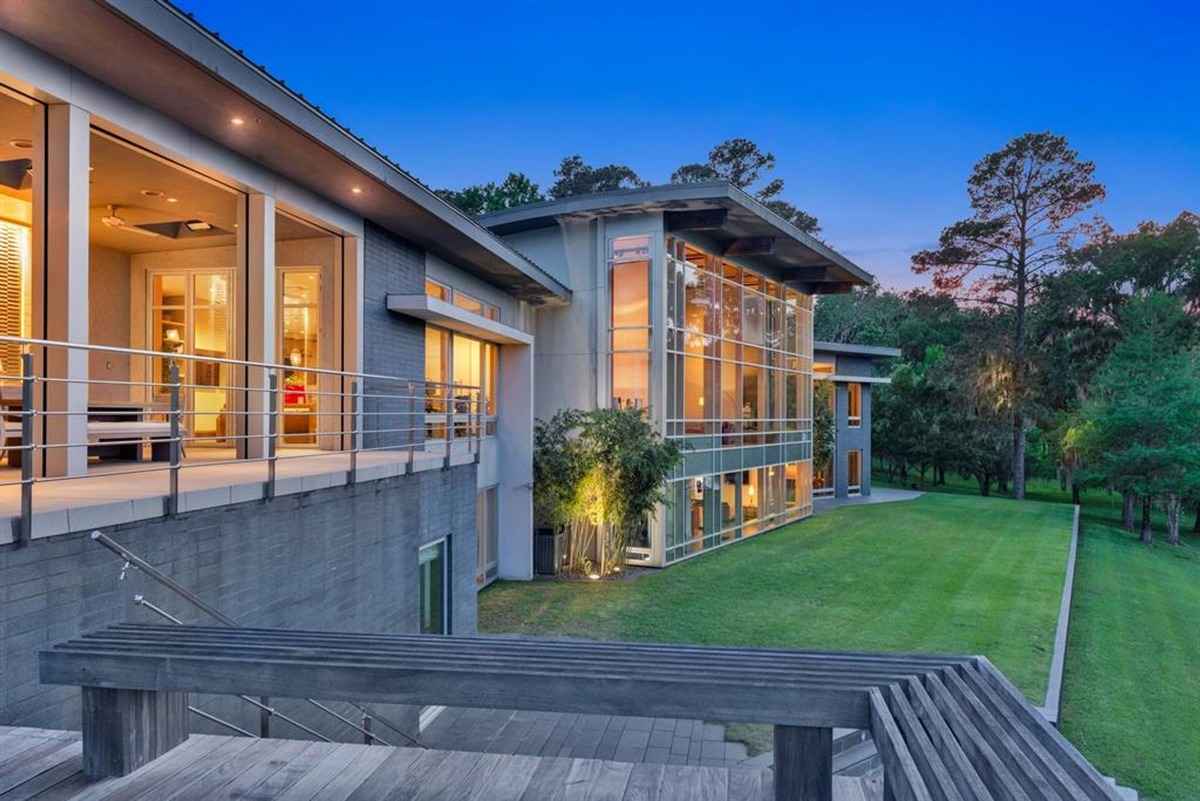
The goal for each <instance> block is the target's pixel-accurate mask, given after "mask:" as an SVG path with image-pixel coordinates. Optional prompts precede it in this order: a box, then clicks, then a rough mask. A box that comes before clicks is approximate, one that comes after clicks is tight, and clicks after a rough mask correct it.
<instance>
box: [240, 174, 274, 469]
mask: <svg viewBox="0 0 1200 801" xmlns="http://www.w3.org/2000/svg"><path fill="white" fill-rule="evenodd" d="M247 201H248V202H247V204H246V210H247V214H246V218H247V219H246V274H247V281H246V303H247V311H248V314H247V315H246V320H247V328H248V330H247V331H246V359H247V361H252V362H268V363H271V364H274V363H276V362H278V361H279V358H278V357H279V354H278V353H277V350H278V345H277V344H276V342H275V337H276V329H277V327H278V323H277V322H276V318H275V315H276V308H275V306H276V303H275V198H273V197H271V196H270V195H250V196H249V197H248V198H247ZM247 373H248V375H247V377H246V380H247V384H246V386H247V387H250V392H249V393H248V395H247V410H248V411H249V412H250V414H248V415H246V433H247V434H248V435H250V438H249V439H247V440H245V443H246V445H245V448H244V449H239V450H244V451H245V453H246V456H247V457H248V458H251V459H256V458H262V457H264V456H266V455H267V441H266V440H265V439H263V438H262V435H265V434H266V433H267V432H268V430H269V429H268V426H269V425H270V414H269V411H268V409H269V399H268V396H267V394H266V392H265V390H266V389H267V386H268V381H269V378H268V376H269V375H270V371H269V370H265V369H261V368H249V369H248V370H247Z"/></svg>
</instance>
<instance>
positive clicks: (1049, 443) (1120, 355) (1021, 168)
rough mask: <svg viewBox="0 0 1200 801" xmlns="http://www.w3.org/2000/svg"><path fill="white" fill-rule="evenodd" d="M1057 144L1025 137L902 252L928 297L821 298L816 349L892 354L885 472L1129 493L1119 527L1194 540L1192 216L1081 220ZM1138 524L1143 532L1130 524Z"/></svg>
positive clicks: (1199, 268) (1199, 523)
mask: <svg viewBox="0 0 1200 801" xmlns="http://www.w3.org/2000/svg"><path fill="white" fill-rule="evenodd" d="M1105 192H1106V190H1105V188H1104V186H1103V185H1102V184H1100V183H1099V182H1098V181H1097V180H1096V179H1095V165H1094V164H1092V163H1091V162H1088V161H1085V160H1083V159H1081V158H1080V157H1079V155H1078V153H1076V152H1075V151H1074V150H1073V149H1072V148H1071V147H1070V146H1069V145H1068V143H1067V140H1066V139H1065V138H1063V137H1060V136H1055V135H1053V134H1049V133H1034V134H1026V135H1024V136H1021V137H1018V138H1016V139H1014V140H1013V141H1011V142H1010V143H1008V144H1007V145H1006V146H1005V147H1004V148H1002V149H1000V150H999V151H997V152H995V153H991V154H988V155H987V156H985V157H984V158H983V159H981V160H980V161H979V162H978V164H976V166H975V168H974V170H973V171H972V173H971V175H970V177H969V179H968V182H967V195H968V199H969V201H970V206H971V211H972V213H971V216H969V217H968V218H966V219H963V220H960V221H957V222H954V223H952V224H951V225H949V226H947V227H946V228H945V229H944V231H943V232H942V234H941V236H940V238H939V240H938V243H937V246H936V247H934V248H930V249H927V250H922V251H920V252H918V253H916V254H915V255H914V256H913V257H912V269H913V270H914V272H916V273H918V274H929V275H930V276H931V278H932V286H931V287H930V288H928V289H920V290H914V291H910V292H905V293H898V292H888V291H884V290H882V289H881V288H879V287H878V286H872V287H868V288H865V289H862V290H859V291H856V292H855V293H853V294H850V295H842V296H828V297H823V298H821V299H820V301H819V303H818V306H817V313H816V321H815V325H816V337H817V338H818V339H828V340H833V341H842V342H851V341H852V342H859V343H863V344H878V345H890V346H893V347H898V348H900V349H901V352H902V356H901V357H900V358H899V359H898V360H897V361H896V364H895V365H894V367H893V371H892V383H891V385H890V386H889V387H887V388H886V389H884V390H883V391H880V392H879V393H878V394H877V395H876V400H875V406H874V410H873V426H874V429H873V432H872V434H873V438H874V439H873V449H874V452H875V454H876V456H877V457H878V458H879V460H880V461H881V464H882V467H883V469H884V470H886V471H887V472H888V474H889V475H890V476H891V477H893V478H896V479H899V480H907V479H908V478H909V475H910V473H912V472H913V471H916V472H917V473H920V474H921V475H922V476H923V477H927V478H929V479H931V480H933V481H934V482H938V481H944V480H945V474H946V472H947V471H951V472H954V473H957V474H959V475H961V476H964V477H969V478H973V479H974V480H975V481H977V482H978V485H979V490H980V492H981V494H984V495H987V494H989V493H990V492H991V491H992V490H993V489H998V490H1001V491H1005V492H1007V491H1011V492H1012V494H1013V496H1014V497H1016V498H1022V497H1024V494H1025V479H1026V476H1027V475H1038V476H1043V477H1057V478H1058V480H1059V481H1060V482H1061V483H1062V485H1063V486H1064V487H1066V488H1070V489H1071V490H1072V492H1073V494H1074V496H1075V499H1076V501H1078V499H1079V497H1080V491H1081V490H1083V489H1086V488H1092V487H1097V488H1104V489H1108V490H1111V491H1113V492H1118V493H1120V494H1121V496H1122V498H1123V506H1124V515H1123V518H1124V523H1125V525H1126V527H1127V528H1129V529H1131V530H1132V529H1134V528H1135V527H1140V530H1141V534H1142V538H1143V539H1144V540H1145V541H1146V542H1150V541H1151V540H1152V537H1153V531H1152V526H1151V511H1152V509H1153V508H1154V507H1155V506H1159V507H1161V508H1162V509H1163V510H1164V511H1165V513H1166V518H1167V538H1168V540H1169V541H1170V542H1172V543H1177V542H1179V536H1180V535H1179V531H1180V517H1181V515H1182V513H1183V511H1184V510H1185V509H1187V508H1191V509H1193V510H1195V511H1196V512H1197V518H1196V523H1195V529H1196V531H1197V532H1200V216H1197V215H1196V214H1194V213H1191V212H1186V211H1185V212H1183V213H1181V214H1180V215H1179V216H1178V217H1176V218H1175V219H1174V220H1171V221H1168V222H1153V221H1150V222H1143V223H1142V224H1140V225H1138V226H1137V227H1136V228H1135V229H1134V230H1132V231H1128V232H1125V233H1120V232H1118V231H1116V230H1115V229H1114V228H1113V227H1112V226H1111V225H1109V224H1107V223H1106V222H1104V221H1103V220H1101V219H1098V218H1085V216H1084V213H1085V212H1087V210H1088V209H1089V208H1090V207H1091V206H1092V205H1093V204H1095V203H1096V202H1097V201H1099V200H1100V199H1102V198H1103V197H1104V196H1105ZM1139 516H1140V521H1139V520H1138V519H1135V518H1138V517H1139Z"/></svg>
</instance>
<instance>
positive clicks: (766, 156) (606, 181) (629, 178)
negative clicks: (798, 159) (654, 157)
mask: <svg viewBox="0 0 1200 801" xmlns="http://www.w3.org/2000/svg"><path fill="white" fill-rule="evenodd" d="M774 169H775V154H774V153H771V152H768V151H764V150H762V149H761V148H760V147H759V146H758V145H756V144H755V143H754V142H752V141H750V140H749V139H743V138H734V139H727V140H725V141H724V142H721V143H720V144H718V145H716V146H715V147H713V148H712V150H710V151H709V152H708V158H707V159H706V160H705V161H703V162H691V163H687V164H682V165H680V167H679V168H678V169H676V170H675V171H674V172H672V173H671V178H670V181H671V183H673V184H689V183H700V182H704V181H728V182H729V183H731V184H733V185H734V186H736V187H737V188H738V189H741V190H744V191H746V192H748V193H750V194H751V195H753V196H754V197H755V198H756V199H757V200H758V201H759V202H760V203H762V204H763V205H764V206H766V207H767V208H768V209H770V210H771V211H773V212H774V213H775V214H778V215H779V216H780V217H782V218H783V219H785V220H787V221H788V222H790V223H791V224H792V225H794V226H796V227H797V228H799V229H800V230H801V231H804V232H805V233H807V234H812V235H814V236H815V235H817V234H819V233H820V231H821V226H820V223H819V222H818V221H817V218H816V217H814V216H813V215H811V214H809V213H808V212H806V211H803V210H802V209H800V208H798V207H797V206H796V205H794V204H793V203H791V202H790V201H787V200H785V199H784V198H783V191H784V183H783V179H782V178H771V179H770V180H767V179H766V175H767V173H769V172H771V171H772V170H774ZM646 186H650V182H649V181H646V180H643V179H642V178H641V177H640V176H639V175H638V174H637V173H636V172H634V170H633V169H632V168H631V167H628V166H626V165H624V164H606V165H602V166H595V165H591V164H588V163H586V162H585V161H584V160H583V156H580V155H578V154H576V155H573V156H567V157H565V158H564V159H563V160H562V161H561V162H559V165H558V167H556V168H555V169H554V183H553V184H551V185H550V188H549V189H547V190H546V191H545V192H542V189H541V187H540V186H539V185H538V184H536V183H535V182H534V181H533V180H532V179H530V178H529V176H527V175H526V174H525V173H523V172H510V173H509V174H508V175H507V176H506V177H505V178H504V180H503V181H500V182H499V183H496V182H495V181H488V182H486V183H479V184H471V185H469V186H465V187H463V188H462V189H437V190H434V191H435V192H436V193H437V194H438V195H439V196H440V197H442V198H443V199H444V200H446V201H448V202H450V203H452V204H453V205H455V206H457V207H458V208H460V209H462V210H463V211H464V212H466V213H467V214H470V215H472V216H475V217H478V216H480V215H482V214H490V213H493V212H497V211H504V210H506V209H511V208H515V207H517V206H524V205H527V204H529V203H540V202H542V201H545V200H561V199H563V198H567V197H574V196H576V195H590V194H594V193H596V192H611V191H615V190H618V189H638V188H641V187H646Z"/></svg>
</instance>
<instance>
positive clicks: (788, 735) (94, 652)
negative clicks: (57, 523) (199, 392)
mask: <svg viewBox="0 0 1200 801" xmlns="http://www.w3.org/2000/svg"><path fill="white" fill-rule="evenodd" d="M39 669H40V676H41V681H42V682H43V683H48V684H69V685H79V686H80V687H82V688H83V703H82V709H83V719H82V729H83V765H84V769H85V771H86V772H87V773H88V775H90V776H93V777H102V776H110V775H124V774H125V773H128V772H130V771H132V770H134V769H136V768H138V767H140V766H141V765H144V764H146V763H147V762H149V761H151V760H153V759H155V758H157V757H158V756H160V755H161V754H163V753H165V752H166V751H168V750H170V749H171V748H173V747H175V746H176V745H178V744H180V743H182V742H183V741H184V740H185V739H186V738H187V714H188V713H187V705H188V704H187V694H188V693H191V692H200V693H217V694H236V693H246V694H250V695H269V696H272V697H276V696H280V697H298V698H302V697H311V698H320V699H323V700H333V701H338V700H340V701H357V702H369V701H376V702H385V703H396V704H441V705H446V706H465V707H493V708H498V709H520V710H539V711H558V712H574V713H599V714H608V715H628V716H653V717H667V718H685V719H703V720H719V721H730V722H738V721H740V722H751V723H768V724H773V725H774V727H775V781H774V788H775V797H776V799H804V801H829V800H830V798H831V795H832V728H833V727H835V726H838V727H846V728H862V729H869V730H870V731H871V734H872V736H873V738H874V740H875V743H876V746H877V748H878V749H879V753H880V755H881V758H882V761H883V764H884V785H885V798H887V799H889V801H893V800H894V801H1043V800H1045V801H1120V799H1119V797H1118V796H1117V794H1116V791H1115V789H1114V788H1112V787H1111V786H1110V785H1108V784H1107V783H1106V782H1105V781H1104V779H1103V778H1102V777H1101V776H1100V774H1099V773H1098V772H1097V771H1096V770H1095V769H1094V768H1093V767H1092V766H1091V765H1090V764H1089V763H1088V762H1087V761H1086V760H1085V759H1084V758H1083V757H1082V756H1080V755H1079V752H1078V751H1076V750H1075V748H1074V747H1073V746H1072V745H1071V744H1070V743H1069V742H1067V740H1066V739H1065V738H1063V737H1062V735H1061V734H1059V733H1058V731H1057V730H1055V729H1054V728H1053V727H1052V726H1050V725H1049V724H1048V723H1047V722H1046V720H1045V719H1044V718H1043V717H1042V716H1041V715H1040V714H1039V713H1038V712H1037V711H1036V710H1034V709H1033V708H1032V707H1031V706H1030V705H1029V703H1028V702H1027V701H1026V700H1025V699H1024V697H1023V696H1022V695H1021V694H1020V693H1019V692H1018V691H1017V690H1016V689H1015V688H1014V687H1013V686H1012V685H1011V684H1010V683H1009V682H1008V681H1007V679H1005V678H1004V676H1003V675H1002V674H1001V673H1000V672H999V671H998V670H996V669H995V668H994V667H993V666H992V665H991V663H989V662H988V661H987V660H986V659H985V658H983V657H965V656H964V657H956V656H925V655H913V654H864V653H834V652H815V651H792V650H777V649H755V648H718V647H700V646H685V645H655V644H631V643H598V642H586V641H559V640H540V639H527V638H504V637H436V636H420V635H383V634H378V635H372V634H340V633H329V632H309V631H281V630H275V629H229V628H218V627H206V626H151V625H135V624H126V625H119V626H112V627H109V628H106V629H103V630H100V631H98V632H95V633H93V634H88V635H84V636H82V637H79V638H77V639H73V640H70V641H68V642H65V643H62V644H59V645H56V646H53V647H52V648H49V649H47V650H43V651H41V652H40V654H39Z"/></svg>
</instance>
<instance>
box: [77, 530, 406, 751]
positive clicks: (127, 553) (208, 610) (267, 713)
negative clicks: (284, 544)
mask: <svg viewBox="0 0 1200 801" xmlns="http://www.w3.org/2000/svg"><path fill="white" fill-rule="evenodd" d="M92 541H93V542H96V543H98V544H99V545H102V546H104V547H105V548H107V549H108V550H109V551H112V552H113V553H114V554H116V555H117V556H118V557H119V558H121V559H122V560H123V562H124V568H122V570H123V571H124V570H128V569H130V568H133V569H135V570H138V571H140V572H141V573H142V574H143V575H145V576H147V577H149V578H150V579H152V580H153V581H156V582H158V583H159V584H161V585H162V586H163V587H166V588H167V589H169V590H171V591H172V592H174V593H175V594H176V595H178V596H179V597H181V598H183V599H184V600H185V601H187V602H188V603H190V604H191V605H192V606H194V607H196V608H197V609H199V610H200V611H202V612H204V613H205V614H206V615H208V616H209V617H211V618H213V619H214V620H216V621H217V622H219V623H220V624H221V625H223V626H228V627H229V628H235V629H236V628H241V626H240V625H239V624H238V623H237V621H235V620H234V619H233V618H231V617H229V616H228V615H226V614H225V613H224V612H222V611H221V610H219V609H217V608H216V607H215V606H213V605H212V604H209V603H207V602H206V601H204V600H203V599H202V598H200V596H198V595H196V594H195V593H194V592H192V591H191V590H189V589H188V588H186V587H184V586H183V585H182V584H180V583H179V582H178V581H176V580H175V579H173V578H171V577H170V576H168V575H167V574H166V573H163V572H162V571H161V570H159V569H158V568H156V567H154V566H153V565H151V564H150V563H149V562H147V561H146V560H145V559H143V558H142V557H140V556H138V555H137V554H135V553H134V552H133V551H131V550H129V549H128V548H126V547H125V546H124V545H121V544H120V543H119V542H117V541H116V540H114V539H112V537H109V536H108V535H107V534H105V533H104V532H102V531H93V532H92ZM122 575H124V573H122ZM134 603H136V604H139V605H141V606H145V607H146V608H147V609H149V610H150V611H152V612H154V613H155V614H158V615H159V616H161V617H163V618H165V619H167V620H170V621H171V622H173V623H175V624H176V625H183V621H182V620H181V619H180V618H178V617H176V616H174V615H172V614H170V613H169V612H167V611H166V610H164V609H162V608H161V607H158V606H156V605H154V604H152V603H151V602H149V601H147V600H146V599H145V596H142V595H135V596H134ZM238 697H239V698H241V699H242V700H243V701H246V702H248V703H250V704H252V705H254V706H255V707H257V708H258V709H259V711H260V712H262V714H263V717H262V719H261V722H260V733H259V735H258V736H261V737H268V736H269V735H270V720H271V718H272V717H278V718H281V719H282V720H284V721H285V722H287V723H290V724H291V725H293V726H296V727H297V728H299V729H301V730H303V731H306V732H308V733H309V734H312V735H314V736H316V737H319V738H321V739H322V740H325V741H326V742H331V740H330V738H328V737H325V736H324V735H322V734H319V733H317V732H315V731H313V730H312V729H310V728H308V727H307V726H305V725H304V724H302V723H300V722H299V721H297V720H294V719H293V718H290V717H287V716H285V715H283V714H282V713H280V712H278V711H277V710H276V709H275V708H274V707H273V706H272V705H271V704H270V699H268V698H266V697H264V698H262V699H261V700H255V699H253V698H251V697H249V696H246V695H239V696H238ZM304 700H305V701H306V702H307V703H309V704H310V705H312V706H314V707H316V708H317V709H320V710H321V711H323V712H325V713H326V714H328V715H331V716H333V717H335V718H337V719H338V720H339V721H341V722H342V723H344V724H345V725H347V726H349V727H350V728H352V729H354V730H355V731H357V732H359V733H360V734H362V735H363V737H364V738H365V739H366V740H369V741H374V742H378V743H380V744H382V745H391V743H389V742H388V741H387V740H385V739H383V738H382V737H380V736H379V735H378V734H376V733H375V732H373V731H371V728H370V725H369V723H367V724H365V725H359V724H357V723H355V722H354V721H352V720H350V719H349V718H347V717H346V716H345V715H342V714H341V713H339V712H337V711H336V710H334V709H330V708H329V707H328V706H326V705H324V704H322V703H320V702H319V701H315V700H313V699H312V698H305V699H304ZM351 706H353V707H354V708H355V709H357V710H359V712H360V713H362V714H363V715H364V718H367V719H369V718H370V717H371V716H372V715H371V713H370V712H369V710H368V709H367V707H365V706H362V705H360V704H354V703H352V704H351ZM189 709H191V707H189ZM192 711H194V712H196V714H199V715H200V716H201V717H204V718H207V719H209V720H212V721H214V722H216V723H219V724H221V725H225V726H228V727H229V728H232V729H236V730H238V731H242V732H244V733H246V734H247V735H249V736H254V735H250V734H249V732H245V730H244V729H238V728H237V727H236V726H234V725H233V724H229V723H226V722H225V721H222V720H220V719H219V718H216V717H214V716H212V715H209V714H208V713H205V712H201V711H199V710H195V709H193V710H192ZM374 717H376V718H377V719H379V720H380V721H381V722H383V723H385V725H387V726H388V728H390V729H392V730H393V731H395V732H396V733H397V734H399V735H400V736H401V737H403V738H404V739H405V740H407V741H409V742H410V743H412V744H413V745H415V746H417V747H418V748H426V747H427V746H426V745H425V744H424V743H422V742H420V741H419V740H417V739H416V738H414V737H412V736H410V735H408V734H406V733H404V732H403V731H401V730H400V729H398V728H396V727H395V726H393V725H392V724H390V723H388V722H387V721H386V720H385V719H383V718H381V717H379V716H377V715H376V716H374Z"/></svg>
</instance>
